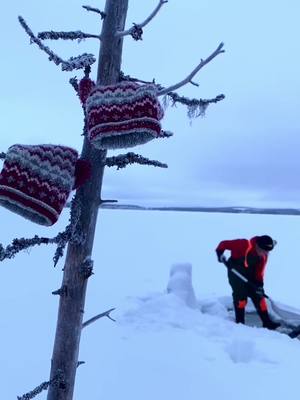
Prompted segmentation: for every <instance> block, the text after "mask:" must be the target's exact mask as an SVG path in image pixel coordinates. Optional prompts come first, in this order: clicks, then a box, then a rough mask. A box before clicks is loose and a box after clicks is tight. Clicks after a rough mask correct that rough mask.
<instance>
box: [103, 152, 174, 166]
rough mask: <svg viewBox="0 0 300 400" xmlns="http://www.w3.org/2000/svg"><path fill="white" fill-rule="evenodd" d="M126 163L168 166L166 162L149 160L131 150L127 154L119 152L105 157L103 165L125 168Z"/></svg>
mask: <svg viewBox="0 0 300 400" xmlns="http://www.w3.org/2000/svg"><path fill="white" fill-rule="evenodd" d="M128 164H143V165H152V166H154V167H160V168H168V166H167V164H163V163H161V162H160V161H155V160H149V159H148V158H145V157H142V156H141V155H139V154H135V153H131V152H130V153H127V154H120V155H118V156H115V157H107V158H106V160H105V165H106V166H107V167H117V169H121V168H125V167H126V166H127V165H128Z"/></svg>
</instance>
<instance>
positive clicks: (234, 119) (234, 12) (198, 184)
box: [0, 0, 300, 207]
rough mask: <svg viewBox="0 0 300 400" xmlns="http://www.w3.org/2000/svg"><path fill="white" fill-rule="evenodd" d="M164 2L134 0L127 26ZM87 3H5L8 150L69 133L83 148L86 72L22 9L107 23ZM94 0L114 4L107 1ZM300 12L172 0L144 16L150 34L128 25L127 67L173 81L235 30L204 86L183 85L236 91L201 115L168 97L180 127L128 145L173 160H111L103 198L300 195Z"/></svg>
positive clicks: (168, 123) (294, 2) (71, 21)
mask: <svg viewBox="0 0 300 400" xmlns="http://www.w3.org/2000/svg"><path fill="white" fill-rule="evenodd" d="M157 3H158V0H129V12H128V18H127V27H130V26H131V25H132V23H133V22H136V23H138V22H141V21H143V20H144V19H145V18H146V17H147V16H148V15H149V14H150V13H151V11H152V10H153V9H154V8H155V6H156V5H157ZM82 4H85V2H82V1H78V0H72V1H64V2H62V1H59V0H52V1H47V2H41V1H34V0H27V1H26V2H24V1H20V0H19V1H11V2H5V3H4V4H3V5H2V9H1V10H2V11H1V17H0V18H1V24H0V30H1V37H2V41H1V60H2V62H1V66H0V68H1V77H2V79H1V82H2V85H1V89H2V90H1V96H0V106H1V111H2V113H1V115H2V121H1V128H0V134H1V139H0V151H6V150H7V148H8V147H9V146H10V145H12V144H15V143H23V144H41V143H54V144H64V145H71V146H73V147H75V148H77V149H78V150H79V151H80V149H81V144H82V137H81V136H80V135H81V132H82V112H81V107H80V105H79V102H78V99H77V98H76V96H75V95H74V93H73V90H72V88H71V87H70V85H69V84H68V80H69V78H70V77H72V76H74V75H77V77H78V78H80V76H81V73H80V72H78V71H76V73H66V72H61V70H60V68H59V67H57V66H56V65H55V64H53V63H50V62H49V61H48V60H47V56H46V55H45V54H44V53H42V52H41V51H39V50H38V49H37V48H36V47H35V46H34V45H31V46H30V45H29V40H28V37H27V36H26V35H25V32H24V31H23V30H22V28H21V27H20V25H19V24H18V21H17V16H18V15H22V16H23V17H24V18H25V20H26V21H27V22H28V24H29V25H30V26H31V28H32V29H33V31H34V32H35V33H37V32H39V31H42V30H51V29H52V30H77V29H80V30H83V31H85V32H88V33H98V32H99V31H100V29H101V24H100V22H99V20H98V18H97V15H96V14H94V13H88V12H86V11H85V10H83V9H82V8H81V5H82ZM88 4H89V5H91V6H95V7H99V8H100V9H104V4H105V2H104V0H102V1H95V2H94V3H88ZM299 15H300V2H299V0H286V1H285V2H283V1H279V0H264V1H261V0H253V1H251V2H244V1H240V0H227V1H223V0H185V1H182V0H169V2H168V3H167V4H165V5H164V6H163V8H162V9H161V11H160V13H159V14H158V15H157V16H156V18H155V19H154V20H153V21H152V22H151V23H150V24H149V25H148V26H147V27H146V28H145V30H144V36H143V41H139V42H135V41H133V40H132V39H131V38H130V37H126V38H125V42H124V53H123V71H124V72H125V73H126V74H130V75H132V76H136V77H139V78H141V79H145V80H151V79H153V78H155V79H156V81H157V82H159V83H161V84H162V85H164V86H169V85H171V84H173V83H176V82H178V81H180V80H182V79H183V78H184V77H186V76H187V75H188V74H189V73H190V72H191V71H192V69H193V68H194V67H195V66H196V65H197V64H198V63H199V61H200V59H201V58H206V57H207V56H209V55H210V54H211V53H212V52H213V51H214V50H215V49H216V47H217V46H218V45H219V43H220V42H224V43H225V50H226V52H225V53H224V54H221V55H219V56H218V57H217V58H215V59H214V60H213V61H212V62H211V63H210V64H208V65H207V66H206V67H205V68H204V69H202V70H201V72H200V73H199V74H198V75H197V76H196V78H195V79H194V81H196V82H198V83H199V87H195V86H192V85H187V86H185V87H183V88H182V89H180V90H179V91H178V92H179V93H180V94H181V95H185V96H188V97H196V98H200V97H202V98H213V97H215V96H216V95H218V94H221V93H224V94H225V96H226V98H225V100H223V101H222V102H220V103H218V104H216V105H211V106H210V107H209V108H208V110H207V113H206V117H205V118H198V119H195V120H193V121H192V123H190V121H189V119H188V118H187V115H186V109H185V107H184V106H181V105H178V106H177V107H176V108H168V109H167V111H166V115H165V118H164V120H163V128H164V129H166V130H170V131H172V132H174V136H173V137H172V138H170V139H168V140H154V141H152V142H150V143H148V144H146V145H143V146H139V147H136V148H134V149H129V151H132V150H133V151H135V152H137V153H139V154H142V155H144V156H146V157H149V158H153V159H158V160H160V161H162V162H166V163H167V164H168V165H169V168H168V169H167V170H162V169H158V168H154V167H144V166H131V167H127V168H126V169H125V170H121V171H116V169H110V170H108V169H107V170H106V172H105V176H104V185H103V198H115V199H120V200H123V201H126V202H131V203H137V202H148V203H151V204H153V203H157V202H161V203H162V204H165V205H168V204H173V202H176V203H180V204H197V205H245V206H257V205H264V206H270V207H272V206H278V205H279V206H282V207H286V206H294V207H298V206H299V205H300V204H299V197H300V188H299V183H298V182H299V172H300V160H299V156H298V152H299V144H300V137H299V122H298V115H299V108H300V107H299V106H300V100H299V92H300V77H299ZM47 45H49V46H50V47H51V48H52V49H54V50H55V51H56V52H57V53H58V54H59V55H60V56H61V57H63V58H65V59H67V58H69V57H70V56H76V55H78V54H81V53H84V52H90V53H94V54H95V55H98V51H99V44H98V42H97V41H96V40H88V41H84V42H81V43H79V44H78V43H77V42H75V43H72V42H63V43H62V42H59V43H58V42H52V41H51V42H48V43H47ZM92 76H93V77H95V76H96V67H95V66H94V68H93V70H92ZM125 151H126V150H124V151H123V150H121V151H116V152H111V153H109V155H116V154H119V153H123V152H125Z"/></svg>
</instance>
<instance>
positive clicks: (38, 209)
mask: <svg viewBox="0 0 300 400" xmlns="http://www.w3.org/2000/svg"><path fill="white" fill-rule="evenodd" d="M78 162H79V160H78V153H77V151H76V150H74V149H72V148H70V147H65V146H56V145H50V144H49V145H35V146H30V145H20V144H16V145H13V146H11V147H10V148H9V149H8V151H7V153H6V157H5V161H4V165H3V169H2V171H1V173H0V204H1V205H2V206H4V207H6V208H8V209H9V210H11V211H13V212H15V213H17V214H20V215H22V216H23V217H24V218H27V219H29V220H31V221H33V222H36V223H38V224H40V225H47V226H50V225H53V224H54V223H55V222H56V221H57V220H58V217H59V215H60V213H61V211H62V209H63V207H64V206H65V204H66V201H67V199H68V196H69V194H70V192H71V190H72V189H73V188H74V187H75V186H76V184H77V183H82V179H81V177H80V176H79V175H80V169H81V167H82V165H80V164H78ZM78 166H79V168H78ZM87 178H88V176H86V177H85V179H87Z"/></svg>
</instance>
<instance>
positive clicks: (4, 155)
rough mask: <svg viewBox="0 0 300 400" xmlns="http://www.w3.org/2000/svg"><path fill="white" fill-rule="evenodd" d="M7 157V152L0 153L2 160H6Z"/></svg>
mask: <svg viewBox="0 0 300 400" xmlns="http://www.w3.org/2000/svg"><path fill="white" fill-rule="evenodd" d="M5 157H6V154H5V153H3V152H2V153H0V160H4V159H5Z"/></svg>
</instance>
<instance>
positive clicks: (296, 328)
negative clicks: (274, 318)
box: [222, 258, 300, 339]
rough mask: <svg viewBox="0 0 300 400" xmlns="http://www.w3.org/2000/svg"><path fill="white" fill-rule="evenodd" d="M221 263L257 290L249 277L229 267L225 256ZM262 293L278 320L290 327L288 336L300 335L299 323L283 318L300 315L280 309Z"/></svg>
mask: <svg viewBox="0 0 300 400" xmlns="http://www.w3.org/2000/svg"><path fill="white" fill-rule="evenodd" d="M222 263H223V264H224V265H225V266H226V268H227V269H229V270H230V271H231V272H232V273H233V274H235V275H236V276H238V277H239V278H240V279H241V280H242V281H244V282H245V283H247V284H248V285H249V286H250V287H251V288H253V289H254V290H257V288H258V287H257V285H255V284H254V283H252V282H250V281H249V279H247V278H246V277H245V276H244V275H242V274H241V273H240V272H239V271H237V270H236V269H235V268H230V267H229V265H228V261H227V260H226V259H225V258H224V259H223V260H222ZM262 295H263V297H265V298H266V299H268V300H269V302H270V304H271V307H272V310H273V311H274V312H275V314H277V315H278V316H279V317H280V320H281V322H282V323H283V324H284V325H285V327H286V328H290V329H291V332H290V333H288V336H289V337H290V338H292V339H294V338H296V337H297V336H298V335H300V325H298V326H296V325H294V324H291V323H289V322H288V321H286V320H285V318H286V317H287V314H289V316H291V315H293V317H294V318H295V316H297V317H298V318H299V319H300V316H299V315H297V314H296V313H292V312H289V311H283V310H281V308H280V307H279V306H278V305H276V303H275V302H274V300H272V299H271V298H270V297H269V296H268V295H267V294H266V293H265V292H263V293H262ZM284 313H285V314H284Z"/></svg>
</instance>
